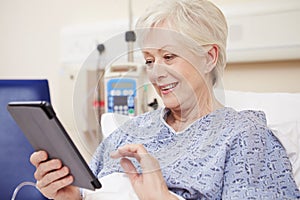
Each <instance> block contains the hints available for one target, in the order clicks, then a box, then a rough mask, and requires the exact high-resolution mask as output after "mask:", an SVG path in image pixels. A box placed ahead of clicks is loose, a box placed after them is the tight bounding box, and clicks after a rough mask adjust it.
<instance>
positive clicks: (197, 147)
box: [31, 0, 300, 200]
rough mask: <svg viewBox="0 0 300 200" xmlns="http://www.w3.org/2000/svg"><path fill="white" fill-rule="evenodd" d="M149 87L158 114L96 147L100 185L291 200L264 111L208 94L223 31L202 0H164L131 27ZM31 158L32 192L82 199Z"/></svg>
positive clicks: (220, 19) (56, 164) (144, 195)
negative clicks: (121, 180)
mask: <svg viewBox="0 0 300 200" xmlns="http://www.w3.org/2000/svg"><path fill="white" fill-rule="evenodd" d="M137 28H138V29H137V33H140V35H141V39H140V43H141V49H142V52H143V55H144V58H145V62H146V65H147V71H148V76H149V80H150V81H151V83H152V84H153V86H154V88H155V89H156V91H157V93H158V94H159V95H160V96H161V98H162V101H163V103H164V105H165V107H164V108H161V109H158V110H155V111H151V112H148V113H145V114H143V115H141V116H137V117H135V118H133V119H131V120H129V121H128V122H126V123H125V124H124V125H123V126H121V127H120V128H119V129H118V130H116V131H115V132H114V133H112V134H111V135H110V136H109V137H108V138H107V139H105V140H104V141H103V142H102V143H101V144H100V145H99V147H98V148H97V150H96V152H95V155H94V158H93V160H92V162H91V165H90V167H91V169H92V170H93V172H94V173H95V174H96V175H97V176H98V177H99V178H101V177H104V176H106V175H109V174H112V173H115V172H125V173H126V174H127V175H128V177H129V179H130V181H131V184H132V187H133V188H134V191H135V192H136V194H137V196H138V197H139V199H157V200H161V199H164V200H167V199H178V197H183V198H185V199H296V198H300V193H299V191H298V189H297V187H296V184H295V182H294V180H293V175H292V170H291V164H290V162H289V159H288V157H287V155H286V152H285V150H284V148H283V146H282V145H281V143H280V142H279V141H278V139H277V138H276V137H275V136H274V135H273V133H272V132H271V131H270V129H268V127H267V126H266V119H265V116H264V113H262V112H257V111H242V112H237V111H235V110H233V109H232V108H228V107H224V106H223V105H222V104H221V103H220V102H219V100H218V99H217V98H216V97H215V95H214V87H215V86H216V85H217V84H218V83H220V82H221V76H222V72H223V69H224V67H225V64H226V52H225V49H226V40H227V25H226V20H225V18H224V16H223V14H222V12H221V11H220V10H219V9H218V8H217V7H216V6H214V5H213V4H212V3H210V2H209V1H206V0H165V1H159V2H158V4H155V5H153V6H152V7H151V8H150V9H148V10H147V12H146V13H145V14H144V16H142V17H141V18H140V19H139V21H138V23H137ZM46 160H47V153H46V152H44V151H40V152H35V153H33V154H32V156H31V162H32V163H33V164H34V165H35V166H36V167H37V169H36V173H35V178H36V179H37V187H38V188H39V189H40V191H41V192H42V193H43V194H44V195H45V196H47V197H49V198H54V199H81V196H80V192H79V189H78V188H76V187H74V186H71V184H72V181H73V177H72V176H71V175H69V170H68V168H67V167H66V166H62V164H61V161H60V160H57V159H55V160H49V161H46Z"/></svg>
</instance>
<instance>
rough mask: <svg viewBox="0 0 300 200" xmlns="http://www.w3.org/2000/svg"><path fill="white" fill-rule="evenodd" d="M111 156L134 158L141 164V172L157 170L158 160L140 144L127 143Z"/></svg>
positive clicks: (158, 167)
mask: <svg viewBox="0 0 300 200" xmlns="http://www.w3.org/2000/svg"><path fill="white" fill-rule="evenodd" d="M111 157H112V158H115V159H116V158H124V157H132V158H135V159H136V160H137V161H138V162H139V163H140V165H141V167H142V170H143V173H147V172H153V171H155V170H159V169H160V166H159V163H158V161H157V160H156V159H155V158H153V157H152V156H151V155H150V154H149V153H148V152H147V150H146V149H145V147H144V146H143V145H141V144H127V145H125V146H123V147H120V148H119V149H118V150H117V151H115V152H113V153H112V154H111Z"/></svg>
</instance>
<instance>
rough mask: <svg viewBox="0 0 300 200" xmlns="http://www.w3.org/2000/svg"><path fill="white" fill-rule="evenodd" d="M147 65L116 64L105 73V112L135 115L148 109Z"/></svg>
mask: <svg viewBox="0 0 300 200" xmlns="http://www.w3.org/2000/svg"><path fill="white" fill-rule="evenodd" d="M145 74H146V71H145V66H144V65H141V64H137V63H124V64H115V65H112V66H110V68H109V69H108V70H106V71H105V74H104V82H105V84H104V88H105V112H113V113H119V114H123V115H129V116H135V115H137V114H141V113H143V112H145V110H146V109H147V103H146V102H147V94H146V93H147V87H146V86H145V78H146V76H145Z"/></svg>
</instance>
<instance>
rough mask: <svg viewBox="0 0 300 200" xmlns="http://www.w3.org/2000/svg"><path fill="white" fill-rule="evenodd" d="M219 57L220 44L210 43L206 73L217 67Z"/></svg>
mask: <svg viewBox="0 0 300 200" xmlns="http://www.w3.org/2000/svg"><path fill="white" fill-rule="evenodd" d="M218 57H219V48H218V46H217V45H216V44H213V45H209V50H208V52H207V60H206V61H207V62H206V68H205V73H209V72H211V71H212V70H213V69H214V68H215V66H216V65H217V62H218Z"/></svg>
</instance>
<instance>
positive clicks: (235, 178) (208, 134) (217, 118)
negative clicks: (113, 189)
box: [90, 107, 300, 200]
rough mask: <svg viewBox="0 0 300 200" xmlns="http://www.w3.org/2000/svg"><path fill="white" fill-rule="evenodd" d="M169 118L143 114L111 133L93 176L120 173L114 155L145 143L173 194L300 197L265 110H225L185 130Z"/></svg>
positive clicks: (164, 112)
mask: <svg viewBox="0 0 300 200" xmlns="http://www.w3.org/2000/svg"><path fill="white" fill-rule="evenodd" d="M167 114H168V110H167V109H159V110H156V111H152V112H149V113H145V114H143V115H141V116H137V117H135V118H133V119H132V120H129V121H128V122H126V123H125V124H124V125H123V126H121V127H120V128H119V129H118V130H116V131H115V132H113V133H112V134H111V135H110V136H109V137H108V138H107V139H106V140H104V141H103V142H102V143H101V144H100V145H99V147H98V148H97V150H96V152H95V154H94V157H93V159H92V162H91V164H90V167H91V169H92V170H93V172H94V173H95V174H96V175H97V176H98V177H99V178H101V177H103V176H105V175H108V174H111V173H114V172H122V171H123V170H122V168H121V166H120V164H119V160H114V159H111V158H110V157H109V154H110V152H112V151H114V150H116V149H117V148H118V147H120V146H123V145H124V144H128V143H141V144H144V146H145V148H146V149H147V150H148V152H149V153H151V154H152V155H153V156H154V157H155V158H157V159H158V161H159V163H160V166H161V170H162V173H163V176H164V178H165V181H166V183H167V185H168V188H169V190H171V191H173V192H175V193H176V194H178V195H180V196H182V197H183V198H185V199H238V200H242V199H258V200H261V199H268V200H273V199H300V192H299V190H298V189H297V186H296V184H295V181H294V179H293V175H292V170H291V164H290V161H289V159H288V157H287V154H286V152H285V150H284V148H283V146H282V145H281V143H280V142H279V141H278V139H277V138H276V137H275V136H274V135H273V133H272V132H271V131H270V130H269V129H268V128H267V126H266V119H265V115H264V113H263V112H258V111H249V110H247V111H241V112H237V111H235V110H233V109H232V108H228V107H225V108H221V109H218V110H216V111H214V112H212V113H211V114H209V115H206V116H204V117H202V118H200V119H198V120H196V121H195V122H193V123H192V124H191V125H190V126H189V127H187V128H186V129H185V130H183V131H181V132H176V131H174V130H173V129H172V128H171V127H170V126H169V125H168V124H167V123H166V121H165V117H166V115H167ZM133 162H134V164H135V165H136V167H137V168H138V169H139V170H140V167H139V165H138V163H137V162H136V161H135V160H133Z"/></svg>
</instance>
